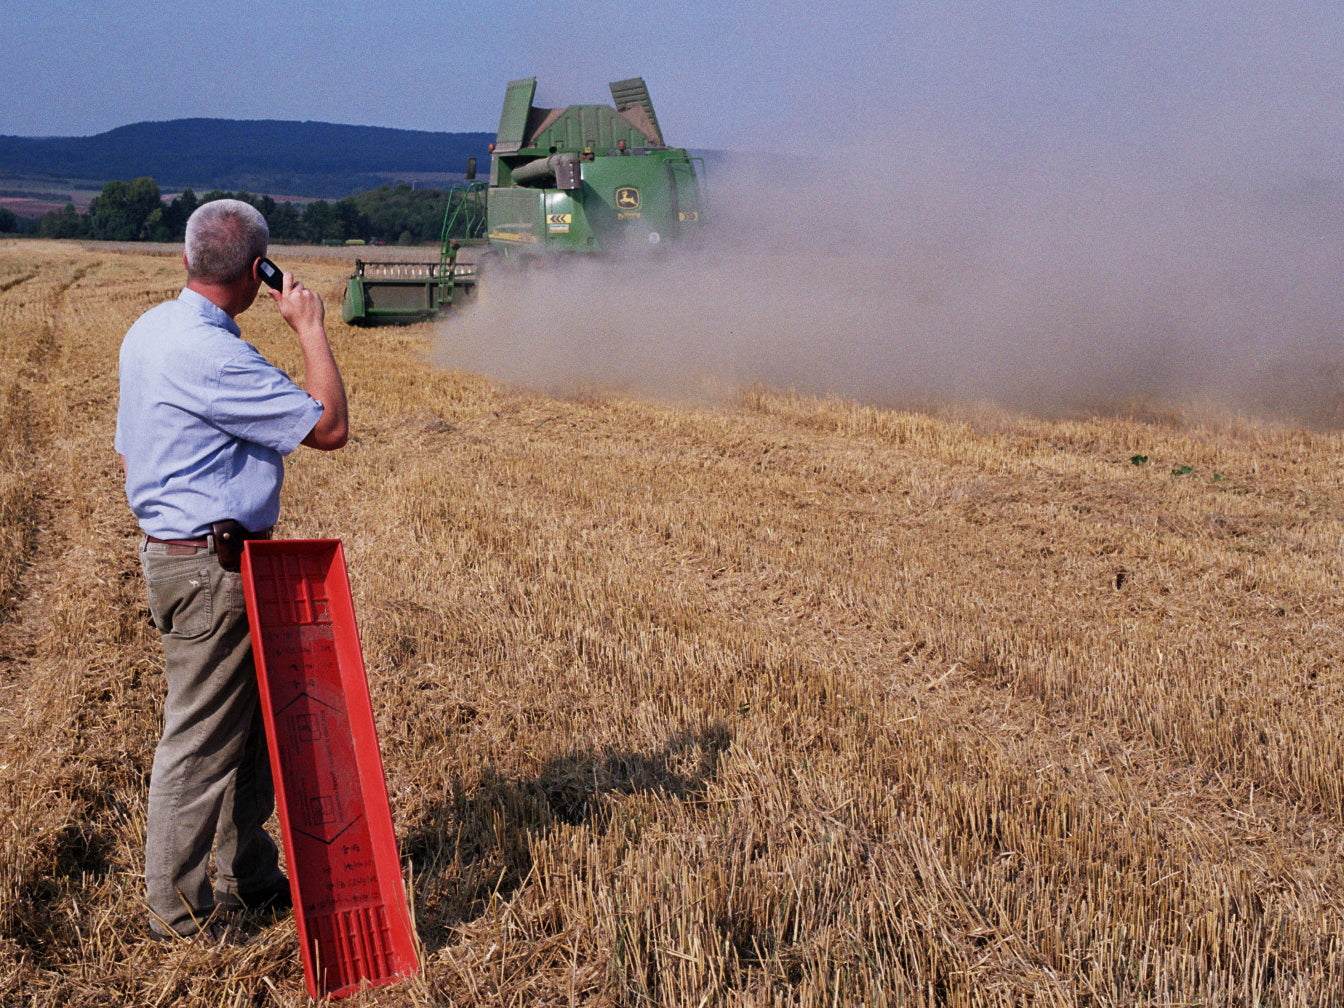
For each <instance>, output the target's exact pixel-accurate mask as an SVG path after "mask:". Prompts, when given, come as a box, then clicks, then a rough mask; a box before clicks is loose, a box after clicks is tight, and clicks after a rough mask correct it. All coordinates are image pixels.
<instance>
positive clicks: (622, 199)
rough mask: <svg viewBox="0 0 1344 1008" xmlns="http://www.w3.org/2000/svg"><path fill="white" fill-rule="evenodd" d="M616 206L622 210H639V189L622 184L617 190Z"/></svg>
mask: <svg viewBox="0 0 1344 1008" xmlns="http://www.w3.org/2000/svg"><path fill="white" fill-rule="evenodd" d="M616 206H617V207H619V208H620V209H622V210H638V209H639V190H638V189H636V188H635V187H634V186H621V187H620V188H619V189H617V190H616Z"/></svg>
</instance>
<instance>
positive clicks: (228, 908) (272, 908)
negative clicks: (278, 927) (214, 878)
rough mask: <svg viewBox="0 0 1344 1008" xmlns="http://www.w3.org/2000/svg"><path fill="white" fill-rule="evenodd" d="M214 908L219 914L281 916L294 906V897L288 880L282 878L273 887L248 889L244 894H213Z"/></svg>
mask: <svg viewBox="0 0 1344 1008" xmlns="http://www.w3.org/2000/svg"><path fill="white" fill-rule="evenodd" d="M215 906H216V907H218V908H219V910H220V912H221V913H226V914H238V913H267V914H282V913H284V912H285V911H286V910H290V909H292V908H293V906H294V897H293V896H292V895H291V894H290V891H289V880H288V879H285V878H282V879H280V881H279V882H276V883H275V884H274V885H269V886H266V887H264V888H262V889H250V890H248V891H246V892H236V893H225V892H217V893H215Z"/></svg>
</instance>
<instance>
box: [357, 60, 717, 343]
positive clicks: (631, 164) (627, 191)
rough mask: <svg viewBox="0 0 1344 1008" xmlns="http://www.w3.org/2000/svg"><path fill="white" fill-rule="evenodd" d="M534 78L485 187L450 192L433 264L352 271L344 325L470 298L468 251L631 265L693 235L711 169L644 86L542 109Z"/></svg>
mask: <svg viewBox="0 0 1344 1008" xmlns="http://www.w3.org/2000/svg"><path fill="white" fill-rule="evenodd" d="M536 89H537V80H536V78H535V77H528V78H524V79H522V80H516V81H513V82H512V83H510V84H509V87H508V91H507V92H506V93H505V96H504V108H503V110H502V111H501V112H500V116H499V132H498V134H497V136H496V138H495V142H494V143H493V144H492V145H491V147H490V155H491V157H490V181H489V183H488V184H486V183H483V182H477V181H475V180H474V179H475V163H474V159H472V161H470V162H469V163H468V166H467V183H466V184H465V185H463V186H459V187H457V188H455V189H454V190H453V191H452V193H451V194H450V197H449V201H448V208H447V210H446V211H445V213H444V224H443V232H442V235H441V239H440V251H439V260H438V262H416V263H408V262H400V263H374V262H363V261H356V263H355V273H354V275H353V276H352V277H351V278H350V280H349V282H348V283H347V284H346V291H345V303H344V306H343V308H342V316H343V317H344V318H345V321H347V322H349V323H352V324H354V325H390V324H398V323H406V322H420V321H423V320H425V319H428V318H432V317H433V316H435V315H437V314H438V313H439V312H440V311H442V310H443V309H445V308H447V307H449V306H450V305H452V304H453V303H454V300H455V299H456V298H458V297H460V296H463V295H466V294H470V293H471V292H472V291H473V290H474V289H475V286H476V282H477V279H478V266H477V264H474V263H470V264H469V263H463V262H458V252H459V250H460V247H461V246H462V245H463V244H479V245H484V246H486V247H487V248H488V250H489V252H490V253H493V254H496V255H498V256H499V257H502V258H504V259H506V260H508V259H513V260H517V259H533V258H535V259H540V258H542V257H544V256H551V255H553V254H563V253H585V254H590V255H592V254H598V255H630V254H633V253H634V252H636V251H642V250H648V249H656V248H659V247H660V246H662V245H663V244H664V243H665V242H666V243H670V244H674V245H675V244H677V243H682V242H685V241H687V240H688V239H691V238H693V237H694V236H696V235H698V233H699V228H700V225H701V224H702V223H703V220H704V215H703V209H702V201H701V193H700V183H699V177H698V176H697V172H696V166H697V164H698V165H699V167H700V175H701V176H702V175H703V174H704V162H703V161H702V160H701V159H700V158H694V157H691V156H690V155H689V154H688V153H687V152H686V150H685V148H682V147H668V146H667V145H666V144H665V143H664V142H663V133H662V129H661V128H660V127H659V126H658V119H657V117H656V116H655V115H654V112H653V103H652V102H651V101H650V100H649V91H648V88H647V87H646V86H645V84H644V80H643V78H640V77H634V78H632V79H630V80H624V81H617V82H616V83H614V84H612V85H611V96H612V100H613V101H614V102H615V106H614V107H612V106H608V105H570V106H567V107H566V108H560V109H545V108H535V107H534V106H533V105H532V99H533V96H534V95H535V94H536Z"/></svg>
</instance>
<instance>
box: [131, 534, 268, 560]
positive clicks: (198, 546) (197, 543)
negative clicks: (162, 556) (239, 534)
mask: <svg viewBox="0 0 1344 1008" xmlns="http://www.w3.org/2000/svg"><path fill="white" fill-rule="evenodd" d="M270 537H271V530H270V529H262V530H261V531H260V532H248V533H247V534H246V535H244V536H243V538H244V539H269V538H270ZM145 538H146V539H148V540H149V541H150V542H152V543H158V544H159V545H160V546H167V547H168V548H167V549H166V550H164V553H166V554H167V555H168V556H192V555H193V554H194V553H196V552H197V551H198V550H203V549H209V548H210V538H209V536H206V537H204V538H201V539H160V538H159V537H158V536H152V535H146V536H145Z"/></svg>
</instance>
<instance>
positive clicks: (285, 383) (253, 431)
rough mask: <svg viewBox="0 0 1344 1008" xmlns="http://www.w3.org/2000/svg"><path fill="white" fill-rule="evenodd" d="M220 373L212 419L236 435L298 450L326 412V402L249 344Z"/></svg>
mask: <svg viewBox="0 0 1344 1008" xmlns="http://www.w3.org/2000/svg"><path fill="white" fill-rule="evenodd" d="M243 346H244V347H245V348H246V349H245V351H244V352H243V353H240V354H238V355H236V356H235V357H232V358H230V359H229V360H228V361H227V362H225V363H224V364H223V365H221V366H220V368H219V370H218V372H217V373H216V388H215V390H214V395H213V396H212V397H211V404H210V409H211V415H210V418H209V419H210V422H211V423H213V424H215V426H217V427H218V428H219V429H220V430H222V431H224V432H225V433H227V434H230V435H232V436H234V437H238V438H242V439H243V440H245V441H251V442H254V443H256V444H259V445H264V446H265V447H267V448H271V449H273V450H275V451H277V452H279V453H280V454H281V455H288V454H290V452H292V451H294V449H296V448H297V447H298V446H299V444H300V443H302V441H303V439H304V438H305V437H307V436H308V433H309V432H310V431H311V430H312V429H313V426H314V425H315V424H316V423H317V421H318V418H319V417H321V416H322V404H321V403H319V402H318V401H317V400H316V399H314V398H313V397H312V396H310V395H309V394H308V393H307V392H305V391H304V390H303V389H301V388H299V386H298V385H296V384H295V383H294V382H293V381H292V380H291V379H290V377H289V376H288V375H287V374H285V373H284V372H283V371H281V370H280V369H279V368H278V367H276V366H275V365H274V364H271V363H270V362H269V361H267V360H266V359H265V358H264V357H262V356H261V354H260V353H258V352H257V351H256V350H255V349H253V348H252V347H251V346H249V345H248V344H243Z"/></svg>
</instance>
